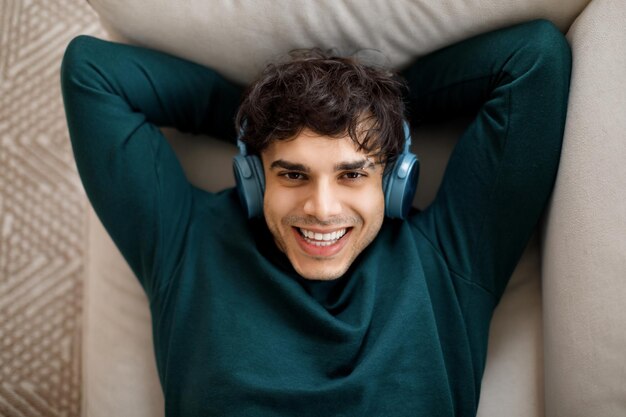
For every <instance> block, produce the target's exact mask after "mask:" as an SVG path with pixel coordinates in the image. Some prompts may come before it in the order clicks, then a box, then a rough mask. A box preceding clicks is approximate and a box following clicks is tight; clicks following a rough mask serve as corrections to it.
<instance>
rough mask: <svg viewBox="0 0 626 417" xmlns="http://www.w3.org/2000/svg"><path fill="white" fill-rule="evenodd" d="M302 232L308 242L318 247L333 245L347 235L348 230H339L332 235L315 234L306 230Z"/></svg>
mask: <svg viewBox="0 0 626 417" xmlns="http://www.w3.org/2000/svg"><path fill="white" fill-rule="evenodd" d="M300 231H301V232H302V234H303V235H304V237H305V238H306V240H307V242H309V243H312V244H314V245H316V246H328V245H331V244H333V243H335V242H336V241H337V240H338V239H340V238H341V237H342V236H343V235H345V234H346V229H341V230H337V231H334V232H332V233H315V232H312V231H310V230H306V229H300Z"/></svg>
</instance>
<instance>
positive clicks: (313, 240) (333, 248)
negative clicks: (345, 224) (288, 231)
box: [293, 227, 352, 257]
mask: <svg viewBox="0 0 626 417" xmlns="http://www.w3.org/2000/svg"><path fill="white" fill-rule="evenodd" d="M293 230H294V234H295V236H296V241H297V242H298V244H299V246H300V248H301V249H302V250H303V251H304V252H305V253H307V254H308V255H311V256H316V257H320V256H332V255H335V254H337V252H339V251H340V250H341V249H342V248H343V247H344V245H345V243H346V242H347V235H349V234H350V232H351V231H352V228H351V227H349V228H342V229H337V230H333V231H332V232H331V231H324V233H322V231H319V230H310V229H303V228H300V227H293Z"/></svg>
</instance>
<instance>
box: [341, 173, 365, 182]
mask: <svg viewBox="0 0 626 417" xmlns="http://www.w3.org/2000/svg"><path fill="white" fill-rule="evenodd" d="M343 177H344V178H345V179H347V180H351V181H354V180H358V179H360V178H363V177H365V174H363V173H361V172H355V171H350V172H346V173H345V174H343Z"/></svg>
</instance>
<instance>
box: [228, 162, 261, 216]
mask: <svg viewBox="0 0 626 417" xmlns="http://www.w3.org/2000/svg"><path fill="white" fill-rule="evenodd" d="M233 172H234V174H235V181H236V183H237V193H238V194H239V200H240V201H241V204H242V206H243V207H244V209H245V211H246V214H247V215H248V218H249V219H251V218H253V217H260V216H262V215H263V193H264V191H265V175H264V174H263V164H262V163H261V160H260V159H259V157H258V156H256V155H250V156H244V155H236V156H235V157H234V158H233Z"/></svg>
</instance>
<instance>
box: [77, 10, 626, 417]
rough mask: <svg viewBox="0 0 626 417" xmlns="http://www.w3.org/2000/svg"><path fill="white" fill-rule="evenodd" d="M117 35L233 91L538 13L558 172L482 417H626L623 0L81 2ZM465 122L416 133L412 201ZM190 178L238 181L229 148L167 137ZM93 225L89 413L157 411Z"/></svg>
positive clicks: (146, 326)
mask: <svg viewBox="0 0 626 417" xmlns="http://www.w3.org/2000/svg"><path fill="white" fill-rule="evenodd" d="M90 3H91V5H92V6H93V7H94V9H95V10H96V11H97V12H98V14H99V15H100V17H101V19H102V23H103V25H104V26H105V27H106V28H107V29H108V32H109V34H110V38H111V39H113V40H119V41H125V42H130V43H135V44H139V45H143V46H149V47H153V48H156V49H160V50H164V51H166V52H170V53H173V54H177V55H180V56H182V57H185V58H187V59H191V60H194V61H196V62H199V63H202V64H205V65H207V66H212V67H213V68H215V69H217V70H218V71H220V72H222V73H224V74H225V75H227V76H229V77H231V78H233V79H235V80H238V81H240V82H247V81H249V80H250V79H251V78H252V77H253V76H254V75H255V74H256V72H257V71H258V70H259V69H260V68H262V66H263V64H264V63H266V62H267V61H268V60H270V59H271V58H273V57H275V56H277V55H279V54H280V53H282V52H285V51H287V50H289V49H291V48H294V47H308V46H314V45H318V46H326V47H330V46H333V47H339V49H340V50H346V51H347V50H350V49H352V48H355V47H372V48H378V49H380V50H382V51H383V52H384V53H385V54H386V55H387V56H388V58H389V65H391V66H394V67H401V66H402V65H404V64H406V63H408V62H409V61H410V60H411V59H412V58H413V57H416V56H419V55H423V54H425V53H427V52H429V51H432V50H434V49H437V48H439V47H442V46H444V45H447V44H449V43H452V42H455V41H458V40H461V39H463V38H465V37H468V36H470V35H472V34H476V33H480V32H483V31H487V30H490V29H495V28H498V27H502V26H507V25H510V24H513V23H517V22H521V21H524V20H530V19H534V18H547V19H550V20H551V21H553V22H554V23H555V24H556V25H557V26H558V27H559V28H560V29H561V30H562V31H563V33H566V34H567V38H568V40H569V42H570V44H571V46H572V53H573V71H572V81H571V96H570V103H569V109H568V118H567V124H566V129H565V138H564V146H563V153H562V159H561V165H560V168H559V174H558V177H557V181H556V186H555V190H554V193H553V196H552V199H551V202H550V205H549V208H548V210H547V212H546V215H545V217H544V219H543V221H542V222H541V225H540V227H538V228H537V230H536V233H535V234H534V235H533V238H532V239H531V242H530V243H529V245H528V247H527V249H526V252H525V253H524V255H523V257H522V259H521V261H520V263H519V265H518V267H517V269H516V270H515V273H514V275H513V277H512V279H511V282H510V284H509V286H508V287H507V291H506V293H505V295H504V298H503V299H502V302H501V303H500V305H499V306H498V308H497V310H496V314H495V317H494V320H493V322H492V325H491V337H490V345H489V353H488V362H487V368H486V372H485V376H484V379H483V388H482V393H481V400H480V406H479V413H478V415H479V416H489V417H491V416H520V417H522V416H523V417H527V416H543V415H547V416H551V417H552V416H564V417H576V416H581V417H583V416H585V417H586V416H616V417H617V416H626V325H625V323H626V308H624V307H623V306H624V302H623V299H624V297H625V296H626V279H625V278H626V274H625V271H626V233H625V232H626V191H624V190H626V169H625V168H624V164H623V160H624V159H625V157H626V135H625V132H626V2H624V1H623V0H592V1H589V0H569V1H559V0H550V1H548V0H501V1H498V2H493V1H489V0H443V1H439V2H435V1H427V0H413V1H402V2H401V1H396V0H367V1H364V0H341V1H340V0H327V1H321V0H319V1H306V0H291V1H287V0H280V1H279V0H274V1H272V2H260V1H258V0H242V1H239V2H231V1H228V0H219V1H212V2H209V1H206V0H204V1H203V0H188V1H187V2H185V3H184V4H183V3H182V2H170V3H171V4H170V3H165V2H162V3H160V4H159V5H158V6H157V5H156V3H153V2H149V1H147V0H130V1H129V0H125V1H122V0H90ZM466 123H467V120H455V121H452V122H450V123H448V124H446V125H441V126H437V127H434V128H428V130H426V129H425V128H424V129H422V130H419V131H417V132H415V133H414V137H415V138H419V139H418V140H414V142H415V144H414V151H415V152H416V153H418V154H419V155H420V157H421V160H422V174H421V178H420V184H419V187H418V188H419V190H418V195H417V197H416V200H415V204H416V205H417V206H419V207H425V206H426V205H428V204H429V202H430V201H431V200H432V199H433V197H434V195H435V192H436V190H437V187H438V185H439V181H440V179H441V176H442V174H443V170H444V168H445V164H446V161H447V158H448V156H449V154H450V152H451V150H452V148H453V146H454V144H455V142H456V138H457V137H458V135H459V134H460V132H461V130H462V129H463V128H464V126H465V125H466ZM166 133H167V135H168V138H169V139H170V143H171V144H172V146H173V147H174V150H175V151H176V153H177V155H178V156H179V158H180V160H181V162H182V164H183V167H184V168H185V171H186V173H187V176H188V178H189V180H190V181H191V182H192V183H194V184H195V185H197V186H200V187H203V188H206V189H210V190H215V189H218V188H223V187H225V186H230V185H233V184H234V181H233V178H232V168H231V159H230V158H231V157H232V155H234V154H235V148H234V147H232V146H230V145H225V144H223V143H219V142H217V141H214V140H212V139H210V138H206V137H190V136H185V135H181V134H179V133H178V132H175V131H172V130H169V131H167V132H166ZM86 216H88V226H89V227H88V230H87V234H88V253H89V266H88V270H87V277H86V286H85V292H86V300H85V326H84V344H83V352H84V361H83V366H84V369H83V378H84V387H85V388H84V392H83V414H84V415H86V416H90V417H96V416H158V415H162V414H163V398H162V394H161V391H160V386H159V383H158V379H157V375H156V368H155V363H154V355H153V352H152V339H151V331H150V315H149V310H148V305H147V301H146V298H145V296H144V294H143V293H142V291H141V288H140V286H139V284H138V283H137V282H136V280H135V278H134V277H133V275H132V273H131V271H130V269H129V268H128V266H127V265H126V264H125V261H124V260H123V258H122V257H121V255H120V254H119V252H118V251H117V249H116V247H115V246H114V244H113V243H112V241H111V240H110V238H109V237H108V235H107V234H106V232H105V230H104V229H103V228H102V225H101V224H100V222H99V220H98V218H97V217H96V215H95V214H94V212H93V210H91V209H89V210H88V211H87V212H86Z"/></svg>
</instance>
